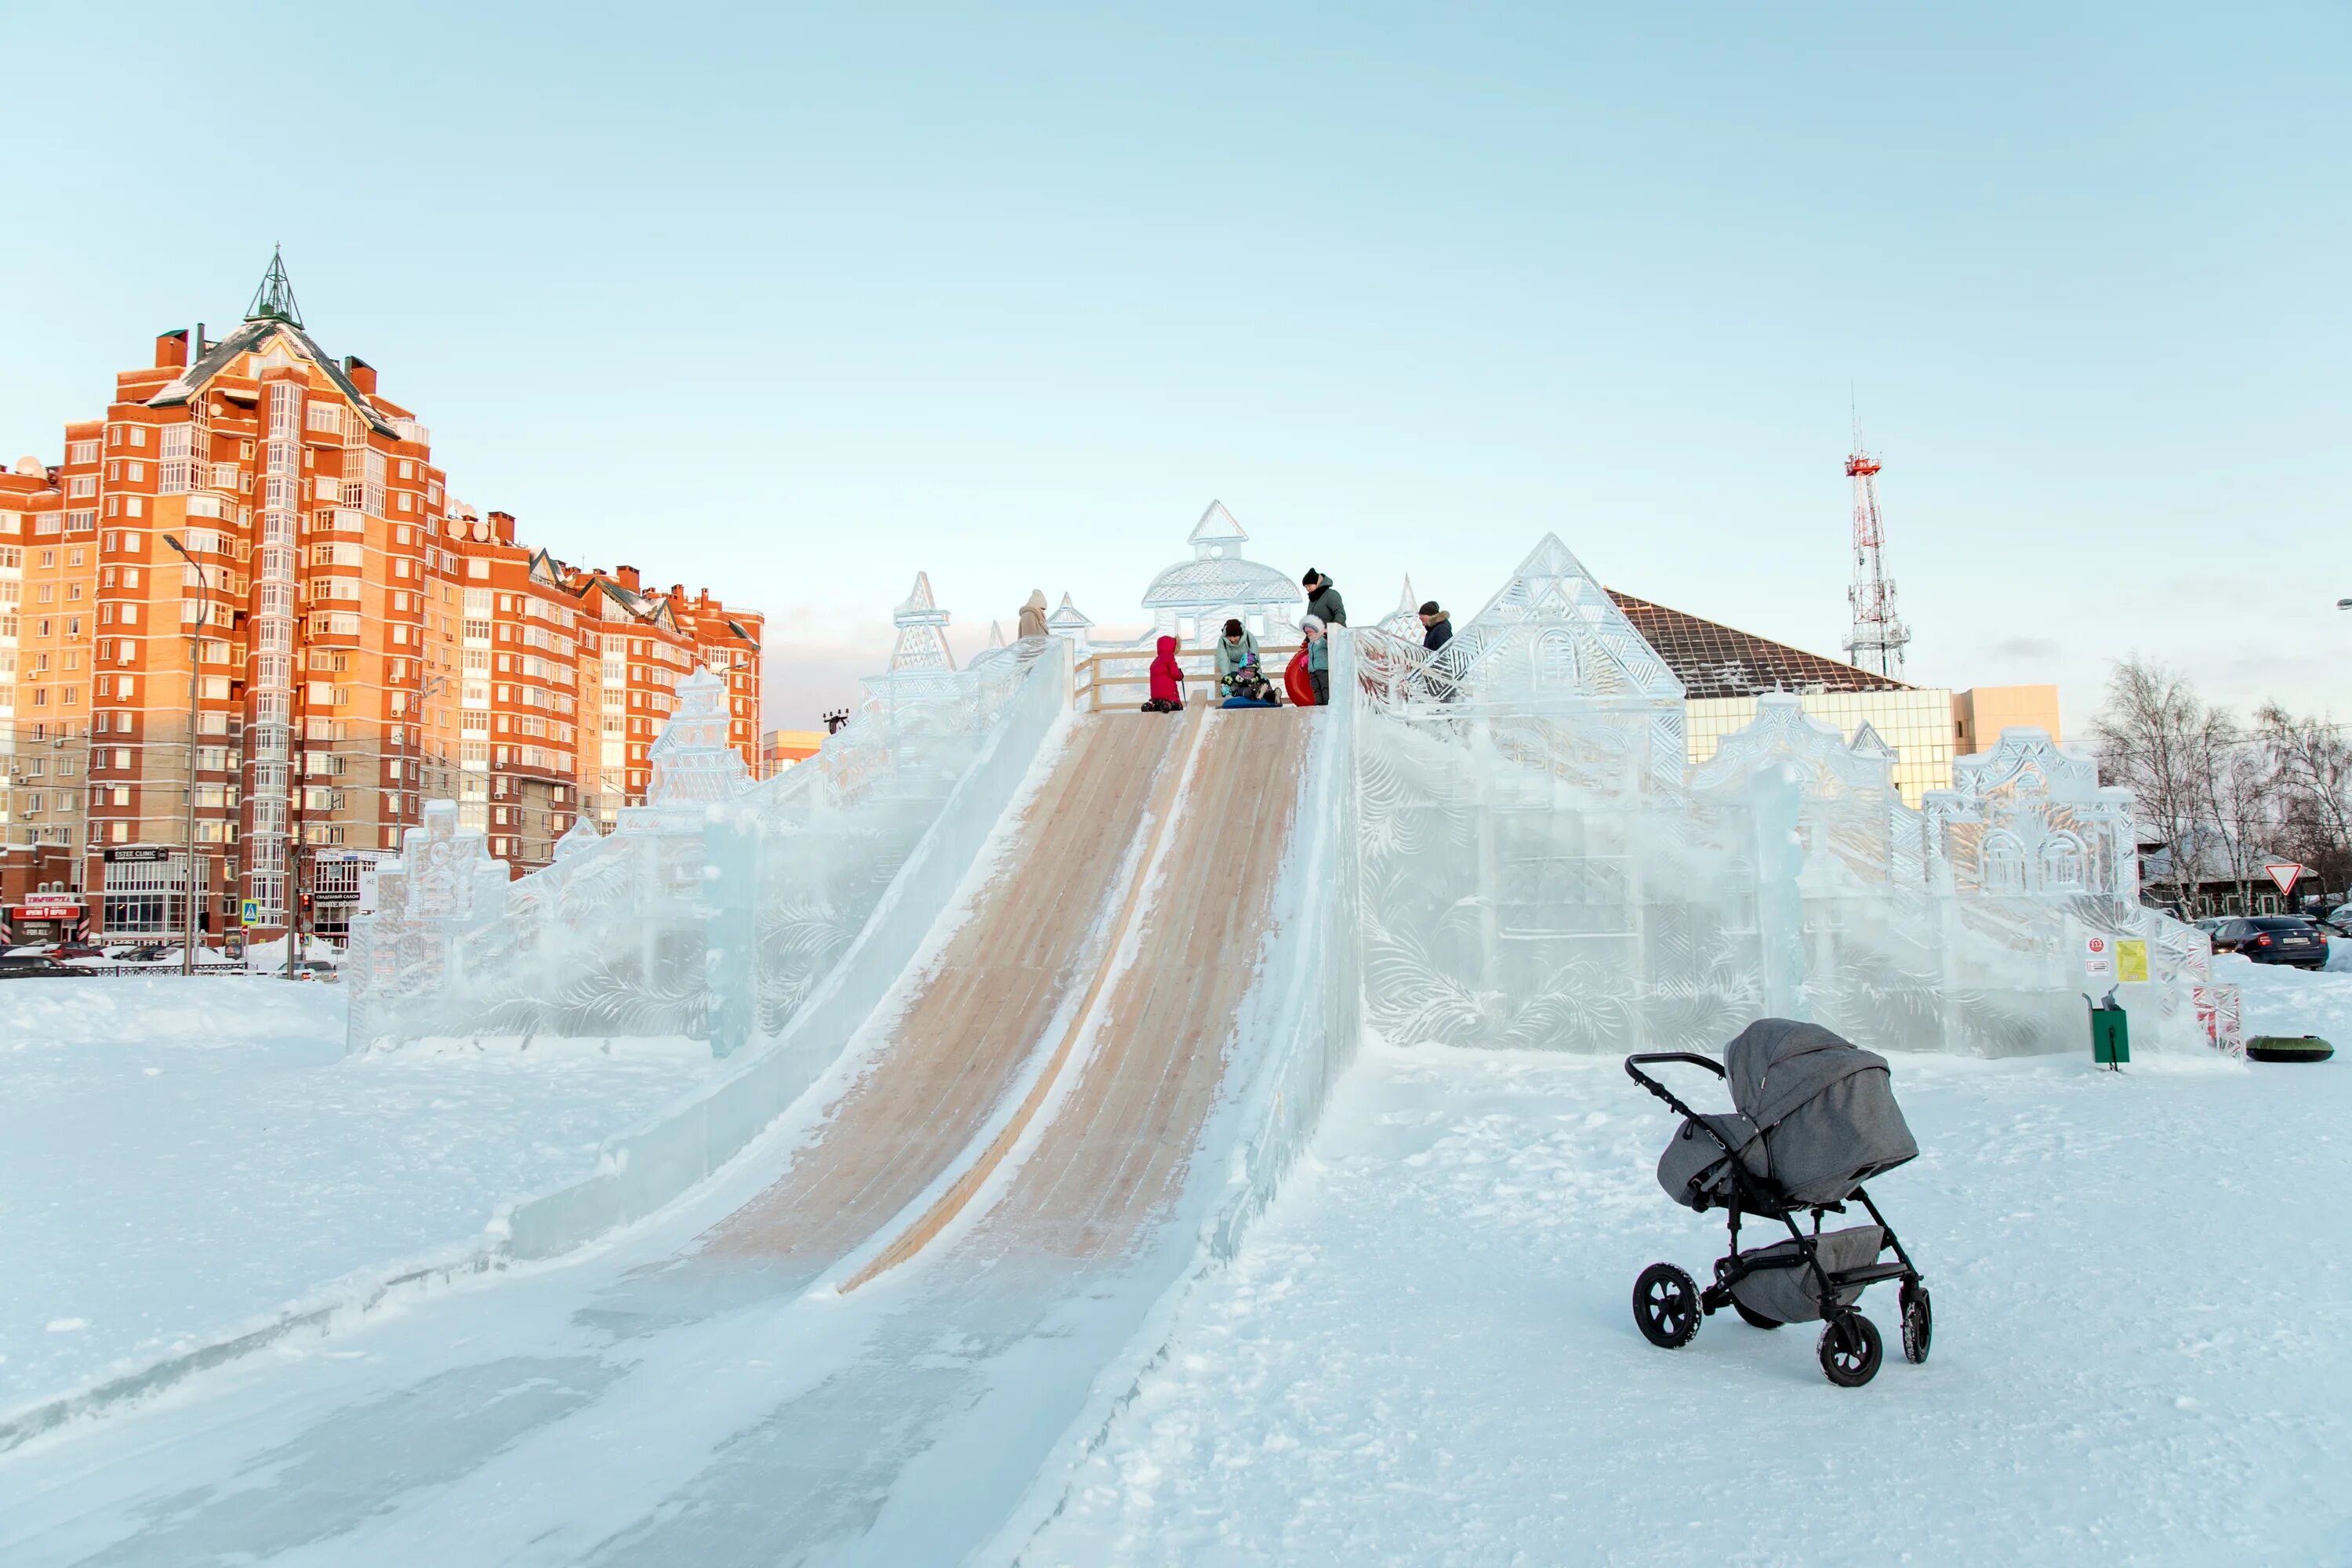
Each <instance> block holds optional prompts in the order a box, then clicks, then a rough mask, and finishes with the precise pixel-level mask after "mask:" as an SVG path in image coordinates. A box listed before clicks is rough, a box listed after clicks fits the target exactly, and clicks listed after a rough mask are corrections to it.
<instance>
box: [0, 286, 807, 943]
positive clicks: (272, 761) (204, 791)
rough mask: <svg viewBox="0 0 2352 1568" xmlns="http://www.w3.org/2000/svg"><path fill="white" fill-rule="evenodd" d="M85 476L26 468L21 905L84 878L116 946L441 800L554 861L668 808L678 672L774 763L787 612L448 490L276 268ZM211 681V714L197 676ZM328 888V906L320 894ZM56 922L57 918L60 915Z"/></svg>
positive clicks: (102, 430) (8, 626)
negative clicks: (229, 327)
mask: <svg viewBox="0 0 2352 1568" xmlns="http://www.w3.org/2000/svg"><path fill="white" fill-rule="evenodd" d="M64 458H65V460H64V461H63V463H61V464H58V465H47V464H43V463H40V462H37V461H36V460H34V459H30V458H26V459H22V460H20V461H19V462H18V463H17V464H16V466H15V468H16V471H14V472H0V837H5V852H0V905H5V906H8V907H10V908H11V909H12V910H14V911H15V912H16V921H17V923H18V926H19V928H20V929H18V930H17V931H15V932H14V933H13V934H15V935H16V936H18V937H20V938H22V937H25V936H27V935H55V934H62V933H61V932H60V931H26V930H25V929H22V922H23V921H24V918H25V909H24V900H25V899H26V895H28V894H30V895H35V896H37V895H38V894H40V893H42V892H44V891H47V892H51V893H53V894H54V893H61V892H66V891H69V890H79V891H81V892H82V893H83V894H84V895H85V899H84V903H85V913H84V917H83V918H84V919H85V920H87V921H89V922H90V923H91V924H92V925H94V927H95V928H96V929H97V930H98V931H102V932H104V933H106V934H110V935H112V934H121V935H129V934H138V933H154V934H159V935H161V934H167V933H169V932H171V931H174V930H176V929H177V928H178V923H179V921H180V920H181V918H182V915H181V910H182V909H183V905H182V904H181V902H180V900H181V899H182V898H183V897H184V890H185V889H186V888H187V887H188V886H189V873H188V868H187V856H186V853H185V846H186V845H187V842H188V839H189V817H190V802H191V794H192V793H193V800H194V840H195V851H196V853H195V860H196V865H195V877H194V882H195V885H196V887H197V888H198V889H200V891H201V892H202V894H203V896H204V897H205V908H206V910H208V911H209V915H210V919H209V920H208V921H207V924H208V925H209V927H210V929H212V930H213V931H220V930H221V929H223V925H224V922H225V921H230V920H233V919H235V918H236V916H237V915H238V914H239V913H240V911H241V908H242V907H243V906H245V905H247V904H248V903H249V904H251V905H252V906H254V907H255V908H256V909H257V922H256V923H257V926H258V927H259V928H260V931H259V934H264V935H266V934H269V933H272V932H275V931H282V930H283V929H284V927H285V924H286V921H287V915H288V910H289V907H292V908H296V909H299V908H301V907H303V906H304V905H305V904H306V903H308V904H309V905H310V908H311V909H312V915H313V921H314V922H315V924H316V925H317V927H318V929H320V931H326V932H329V933H332V932H334V931H338V930H340V928H341V922H342V921H343V920H344V919H345V918H347V915H348V910H349V907H350V903H351V900H352V896H353V894H354V892H355V890H356V888H357V880H358V871H359V868H360V867H361V865H362V863H364V862H366V861H370V860H373V859H375V858H380V857H383V856H384V855H387V854H389V853H391V852H393V851H394V850H396V849H397V848H398V847H399V844H400V835H401V832H402V830H403V829H404V827H405V826H408V825H409V824H411V823H414V822H415V821H416V820H418V812H419V807H420V805H421V804H422V802H424V801H425V800H431V799H437V798H454V799H456V800H457V802H458V803H459V810H460V815H461V817H462V818H463V819H464V820H465V821H466V822H467V823H468V824H469V825H472V826H480V827H481V828H482V829H483V830H484V831H485V833H486V834H487V835H488V840H489V847H490V851H491V853H492V854H494V855H496V856H498V857H499V858H502V859H505V860H507V861H509V863H511V864H512V865H514V866H515V867H517V868H530V867H532V866H537V865H541V864H544V863H545V862H546V861H547V859H548V858H549V856H550V854H551V848H552V846H553V844H554V841H555V840H556V838H558V837H561V836H562V833H563V832H564V831H565V830H566V829H568V828H569V827H570V826H572V823H573V821H574V819H575V818H576V817H577V816H580V815H581V814H583V813H586V814H588V815H589V816H591V817H592V819H593V820H596V821H598V822H599V823H600V824H604V825H609V824H610V823H611V822H612V821H613V819H614V816H616V815H617V813H618V811H619V809H620V808H621V807H622V806H623V805H633V804H637V803H640V802H642V801H643V799H644V798H645V789H646V779H647V776H648V773H647V768H646V749H647V748H648V747H649V746H650V744H651V743H652V741H653V738H654V736H655V734H656V732H657V731H659V729H660V727H661V724H662V721H663V720H664V719H665V718H666V717H667V714H668V713H669V711H670V710H671V707H672V706H673V704H674V701H675V698H674V696H673V691H674V689H675V687H676V685H677V680H678V679H679V678H680V677H682V676H684V675H685V674H687V673H688V672H690V671H691V670H693V669H695V668H703V667H708V668H710V669H711V670H712V671H713V672H715V673H718V674H719V675H720V676H721V677H722V678H724V679H726V681H727V683H728V687H729V690H730V700H731V703H732V706H733V710H734V713H733V717H734V724H733V731H734V738H735V740H736V741H737V742H738V744H739V746H740V749H741V750H742V752H743V755H744V761H745V763H746V765H747V766H749V767H752V768H755V769H756V768H757V767H758V765H759V752H758V745H759V717H760V678H761V668H760V643H761V635H762V631H763V624H762V620H761V616H758V615H757V614H754V613H752V612H749V611H745V610H740V609H730V608H729V607H728V606H727V605H724V604H722V603H721V602H720V601H719V600H717V599H714V598H712V597H711V596H710V595H709V593H708V592H703V593H698V594H696V595H692V596H688V595H687V594H686V593H685V591H684V589H683V587H682V586H673V587H671V588H670V589H669V590H667V592H658V591H648V590H646V588H645V587H644V586H643V585H642V584H641V583H640V581H639V576H638V574H637V572H636V571H635V569H634V568H632V567H627V566H623V567H620V568H617V569H616V570H614V571H611V572H606V571H603V570H583V569H579V568H575V567H572V566H569V565H566V564H565V563H562V562H561V561H559V560H557V559H555V558H554V557H553V556H551V554H549V552H547V551H545V550H543V549H541V550H534V549H530V548H528V547H526V546H525V545H523V544H522V543H520V542H519V541H518V540H517V538H516V530H515V520H514V519H513V518H512V517H511V516H509V514H507V513H505V512H498V511H493V512H490V513H488V514H487V515H481V514H478V513H477V512H475V511H474V510H472V509H471V508H468V507H466V506H465V505H464V504H463V503H461V502H457V501H454V500H451V499H450V498H449V496H448V494H447V491H446V475H445V474H444V473H443V472H442V470H441V469H440V468H437V467H436V466H435V465H434V462H433V457H432V445H431V437H430V434H429V432H428V431H427V430H426V429H425V426H423V425H422V424H420V423H418V422H417V420H416V418H415V416H414V415H413V414H412V413H411V412H410V411H409V410H408V409H406V408H404V407H402V406H400V405H397V404H395V403H393V402H392V401H391V400H389V399H388V398H386V397H384V396H383V395H382V394H381V393H380V392H379V391H378V389H377V381H376V373H375V371H374V370H373V367H371V366H370V365H368V364H367V363H366V362H364V361H362V360H361V359H359V358H357V357H355V356H346V357H344V358H342V359H341V360H337V359H334V358H332V357H331V356H330V355H328V354H327V353H325V352H324V351H323V350H322V349H320V346H319V345H318V343H317V342H315V341H314V340H313V339H312V338H311V337H310V334H309V333H308V332H307V331H305V329H304V327H303V324H302V319H301V315H300V312H299V310H298V309H297V308H296V305H295V301H294V297H293V291H292V289H291V288H290V286H289V284H288V282H287V279H286V275H285V272H284V270H283V268H282V267H280V266H279V264H278V262H277V261H275V260H273V261H272V262H271V265H270V269H269V273H268V277H267V278H265V279H264V280H263V283H262V286H261V288H260V289H259V290H258V291H257V294H256V297H255V300H254V302H253V306H252V308H251V310H249V311H248V312H247V317H246V320H245V321H243V322H242V323H241V324H240V325H239V326H238V327H237V328H236V330H235V331H231V332H230V333H228V335H227V336H226V337H224V338H222V339H220V340H218V341H217V342H215V341H214V340H212V339H211V338H209V337H207V336H205V335H204V334H203V329H202V328H201V327H198V328H196V329H195V330H194V331H193V332H191V331H170V332H166V333H164V334H163V336H161V337H159V338H157V339H156V340H155V352H154V356H153V363H152V365H150V366H148V367H146V368H143V369H140V370H132V371H125V372H123V373H121V374H119V375H117V376H116V378H115V393H114V398H113V401H112V402H111V403H110V405H109V406H108V408H107V410H106V413H105V415H104V416H103V417H102V418H99V419H93V420H89V421H87V422H84V423H80V424H74V425H68V426H67V427H66V432H65V453H64ZM192 668H193V669H194V674H195V680H194V715H193V724H192V723H191V711H190V707H191V690H190V672H191V669H192ZM304 895H308V896H309V897H308V898H307V899H306V898H305V897H304ZM44 902H45V903H46V904H47V905H48V906H49V909H50V910H51V912H54V909H55V905H56V900H54V899H51V900H44Z"/></svg>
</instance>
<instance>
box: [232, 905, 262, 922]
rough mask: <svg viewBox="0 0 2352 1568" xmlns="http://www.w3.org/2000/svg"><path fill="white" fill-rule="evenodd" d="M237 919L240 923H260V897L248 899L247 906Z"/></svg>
mask: <svg viewBox="0 0 2352 1568" xmlns="http://www.w3.org/2000/svg"><path fill="white" fill-rule="evenodd" d="M236 919H237V923H238V924H239V925H248V926H257V925H259V924H260V923H261V900H259V899H247V900H245V908H244V910H242V911H240V912H239V913H238V915H237V917H236Z"/></svg>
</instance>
